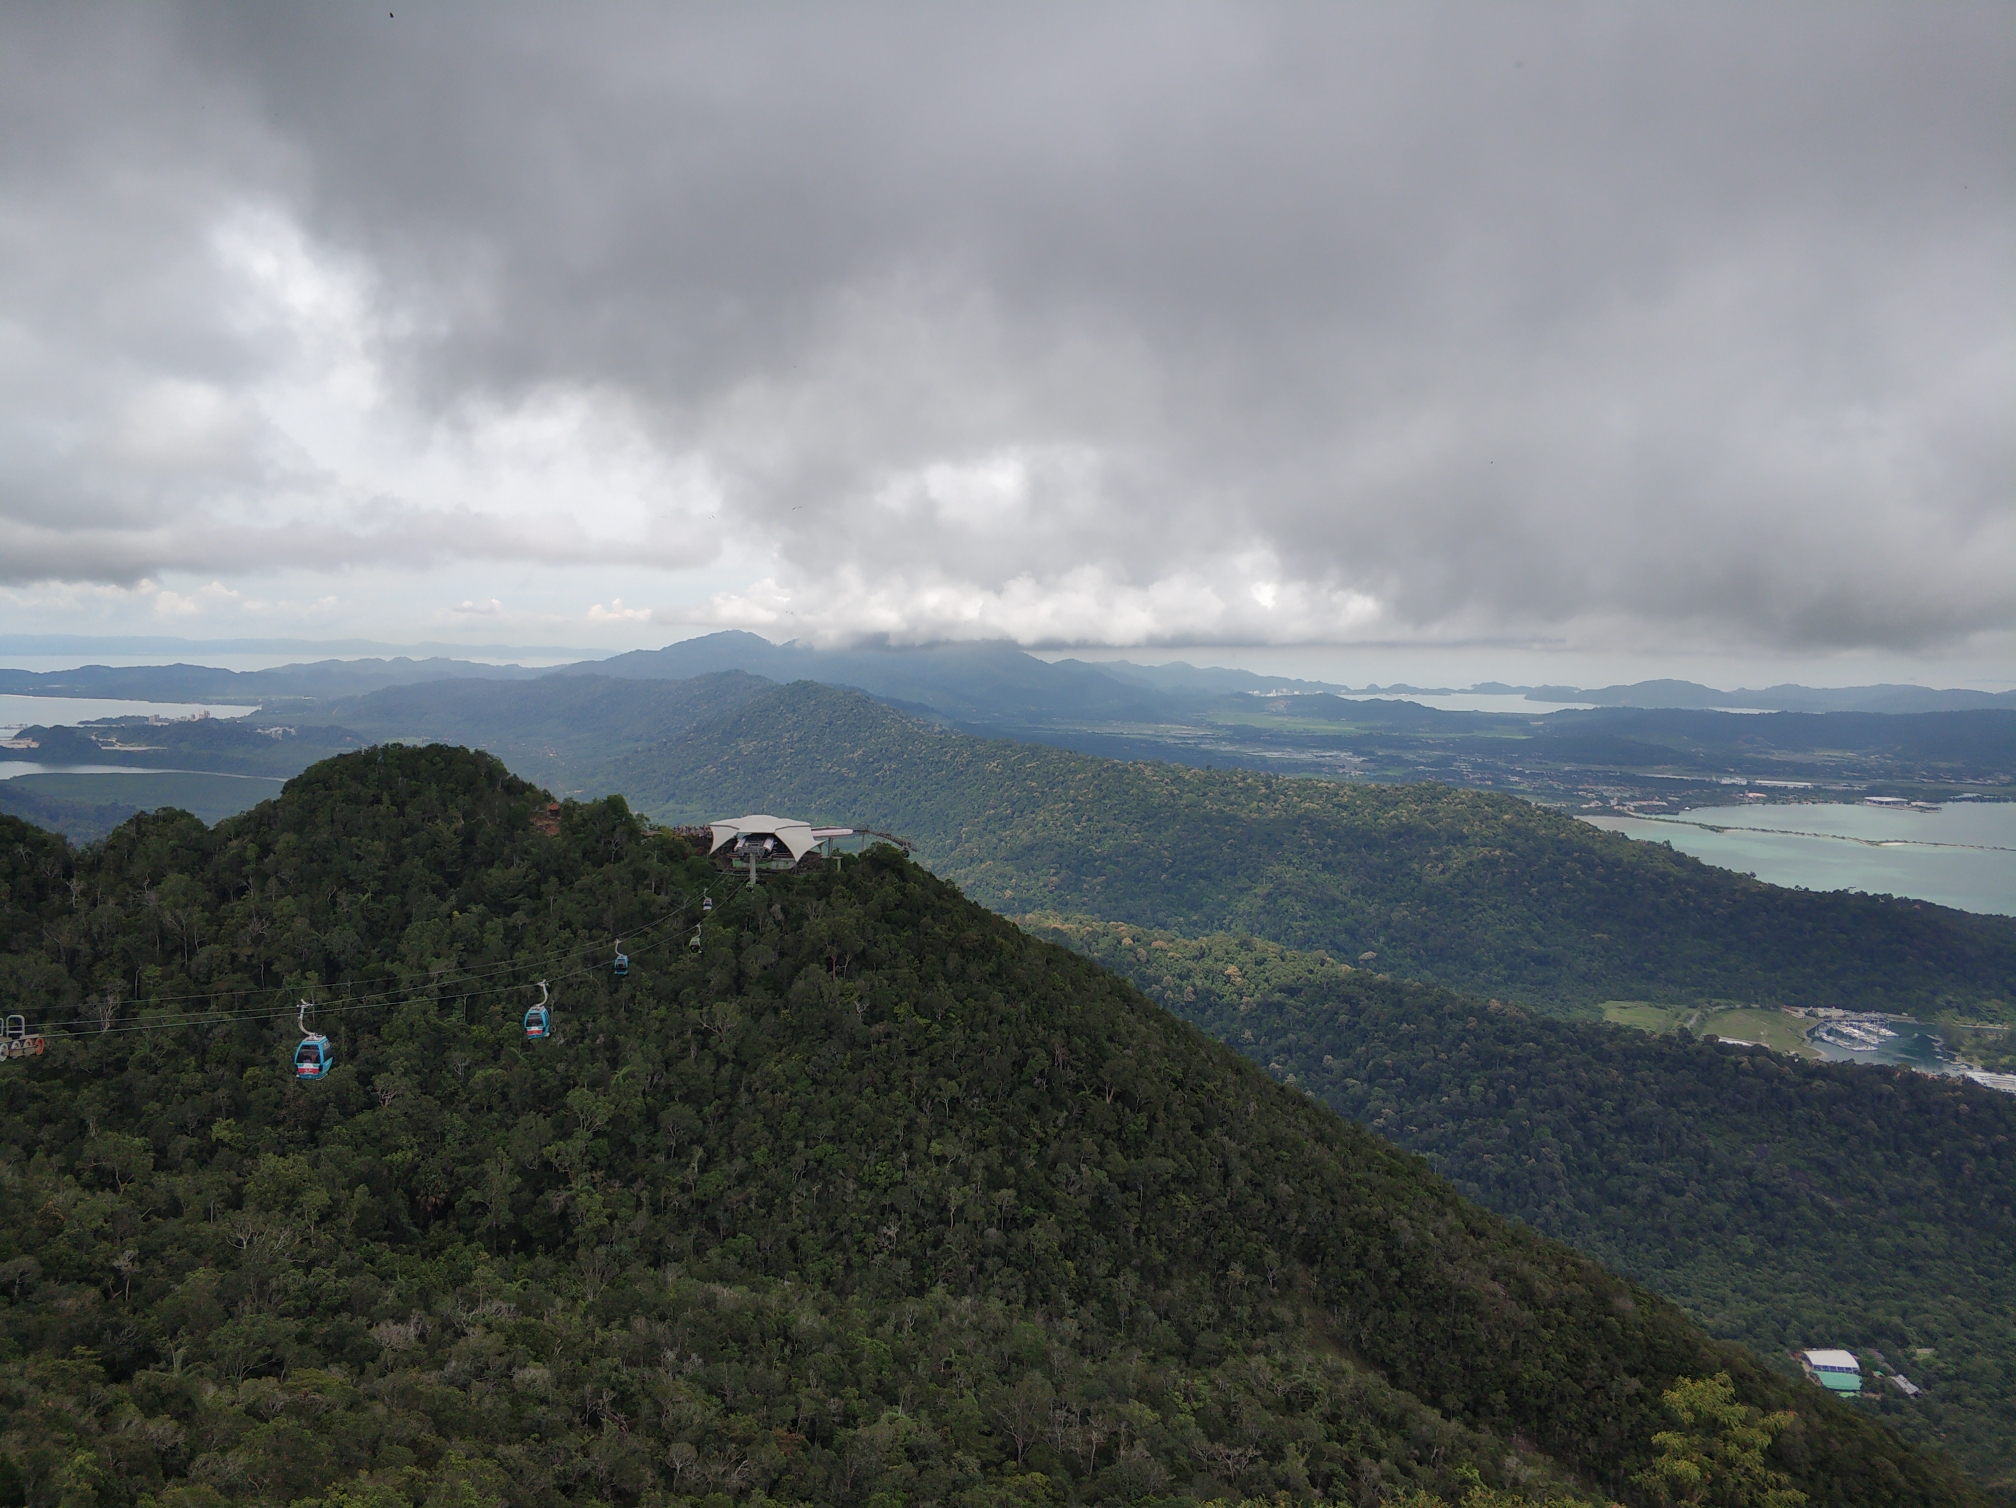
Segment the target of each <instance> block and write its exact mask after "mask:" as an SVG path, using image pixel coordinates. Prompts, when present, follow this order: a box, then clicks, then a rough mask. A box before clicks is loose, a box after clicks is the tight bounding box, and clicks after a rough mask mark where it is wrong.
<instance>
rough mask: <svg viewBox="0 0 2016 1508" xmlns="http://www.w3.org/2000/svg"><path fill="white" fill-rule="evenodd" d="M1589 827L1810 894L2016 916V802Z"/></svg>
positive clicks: (1771, 810)
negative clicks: (1855, 894)
mask: <svg viewBox="0 0 2016 1508" xmlns="http://www.w3.org/2000/svg"><path fill="white" fill-rule="evenodd" d="M1583 820H1584V821H1585V822H1590V823H1593V824H1594V825H1595V826H1597V827H1601V828H1604V829H1606V830H1608V831H1610V832H1619V833H1624V834H1626V835H1627V836H1629V837H1632V838H1639V839H1643V840H1645V841H1647V842H1653V843H1671V844H1672V845H1673V846H1674V847H1675V848H1677V849H1679V850H1680V851H1681V852H1682V853H1689V854H1692V855H1694V857H1695V858H1697V859H1700V860H1701V861H1702V862H1703V863H1706V864H1715V865H1719V866H1720V867H1721V868H1724V869H1733V870H1737V871H1738V872H1740V873H1744V874H1752V875H1755V876H1756V877H1757V878H1758V879H1760V880H1766V881H1769V882H1770V883H1771V884H1773V885H1790V886H1797V887H1800V888H1803V889H1807V890H1859V891H1862V892H1865V893H1867V894H1870V895H1901V896H1909V897H1910V898H1912V899H1913V900H1921V901H1933V902H1936V903H1937V904H1939V905H1941V906H1952V907H1954V908H1956V909H1958V910H1961V911H1977V912H1982V913H1984V914H1988V915H1994V916H2016V802H2004V801H1950V802H1947V803H1946V804H1944V805H1943V806H1941V807H1939V808H1938V809H1937V810H1935V811H1920V810H1917V809H1916V808H1911V807H1878V806H1867V805H1863V804H1859V803H1855V804H1851V803H1847V802H1798V803H1779V802H1773V803H1765V804H1760V805H1755V806H1711V807H1697V808H1694V809H1691V810H1688V811H1683V812H1680V813H1677V814H1676V815H1674V816H1670V817H1666V816H1660V817H1619V816H1607V815H1594V814H1592V815H1589V816H1586V817H1584V818H1583Z"/></svg>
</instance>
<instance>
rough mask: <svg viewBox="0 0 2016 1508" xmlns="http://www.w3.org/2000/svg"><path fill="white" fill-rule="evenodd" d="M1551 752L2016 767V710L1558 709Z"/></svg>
mask: <svg viewBox="0 0 2016 1508" xmlns="http://www.w3.org/2000/svg"><path fill="white" fill-rule="evenodd" d="M1540 731H1541V734H1542V737H1543V738H1544V739H1545V740H1546V743H1547V746H1548V747H1549V748H1550V749H1560V748H1563V747H1566V746H1567V742H1568V741H1588V740H1594V739H1625V740H1633V741H1634V742H1635V743H1636V745H1637V746H1638V747H1641V748H1648V749H1663V750H1665V751H1666V752H1667V757H1669V758H1673V757H1679V758H1683V759H1685V760H1686V761H1687V762H1689V763H1690V764H1695V765H1698V766H1702V767H1706V766H1709V765H1712V764H1716V763H1720V764H1722V765H1723V767H1724V768H1726V767H1727V766H1728V763H1729V762H1730V761H1732V760H1737V761H1741V760H1744V759H1745V758H1746V757H1754V756H1756V755H1760V754H1762V755H1784V754H1821V753H1827V754H1833V753H1838V752H1839V751H1842V750H1851V751H1854V752H1857V753H1864V754H1879V753H1880V754H1886V755H1891V756H1894V757H1898V758H1903V759H1915V760H1919V761H1922V762H1924V763H1925V764H1926V765H1927V766H1928V767H1941V768H1942V770H1943V769H1944V768H1949V767H1962V768H1973V769H1978V770H1983V771H2007V770H2009V769H2010V768H2012V767H2016V707H2012V708H1995V707H1986V708H1981V709H1977V710H1973V711H1948V712H1918V713H1912V714H1907V715H1899V714H1896V713H1885V712H1757V713H1717V712H1690V711H1682V710H1657V709H1623V708H1619V709H1604V710H1601V711H1596V712H1557V713H1554V714H1553V715H1551V716H1550V717H1548V718H1547V719H1546V720H1545V721H1544V722H1543V723H1542V724H1541V725H1540Z"/></svg>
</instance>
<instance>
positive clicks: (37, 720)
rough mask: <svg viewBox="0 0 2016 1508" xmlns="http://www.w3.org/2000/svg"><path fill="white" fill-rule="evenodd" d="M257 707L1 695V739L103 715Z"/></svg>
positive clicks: (225, 713)
mask: <svg viewBox="0 0 2016 1508" xmlns="http://www.w3.org/2000/svg"><path fill="white" fill-rule="evenodd" d="M258 710H259V709H258V708H257V707H246V706H224V705H221V704H217V703H211V702H129V701H121V700H119V699H117V698H114V697H102V696H14V695H11V694H9V695H4V696H0V738H12V737H13V736H14V735H15V734H16V733H19V732H20V731H21V730H22V729H23V728H37V727H39V728H74V727H77V726H78V725H79V724H80V723H90V722H96V721H97V720H98V719H99V718H101V717H172V718H189V717H195V716H196V715H197V714H198V713H202V712H207V713H209V714H210V715H211V716H212V717H243V716H245V714H246V713H248V712H257V711H258Z"/></svg>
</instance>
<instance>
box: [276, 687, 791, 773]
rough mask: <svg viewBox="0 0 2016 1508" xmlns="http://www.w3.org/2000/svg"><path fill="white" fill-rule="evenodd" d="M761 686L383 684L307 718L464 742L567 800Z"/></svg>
mask: <svg viewBox="0 0 2016 1508" xmlns="http://www.w3.org/2000/svg"><path fill="white" fill-rule="evenodd" d="M770 687H771V683H770V682H768V681H765V680H763V679H761V678H760V677H757V676H753V675H745V674H743V673H742V672H740V671H722V672H717V673H714V674H709V675H701V676H695V677H693V678H692V679H689V680H682V681H655V680H636V679H622V678H619V677H616V676H608V675H599V674H585V673H584V674H569V675H548V676H542V677H541V678H540V679H538V680H536V681H475V680H465V681H435V682H430V683H428V684H426V685H416V686H396V687H388V688H386V689H385V690H382V691H374V692H372V693H371V694H370V695H368V696H360V697H357V698H355V699H353V700H349V701H341V702H332V703H330V704H329V705H327V706H326V707H323V708H319V709H317V714H316V716H317V720H318V721H322V720H326V721H328V722H330V723H332V724H340V725H342V726H343V727H344V728H346V729H354V730H356V731H357V732H358V733H360V734H362V735H364V736H365V737H367V738H369V739H371V740H372V741H374V742H378V741H386V740H395V739H396V740H399V741H402V742H418V743H451V744H466V745H469V746H470V747H472V748H481V749H487V750H489V751H490V752H491V753H493V754H497V755H499V756H501V757H502V758H504V759H505V760H507V761H508V762H509V763H510V765H511V767H512V769H513V770H515V771H516V772H517V773H518V774H520V775H522V776H524V777H525V778H527V779H530V780H536V781H539V782H540V783H541V784H544V785H548V786H550V787H551V788H553V789H554V790H557V791H561V792H564V793H566V794H568V795H579V794H581V793H583V792H584V791H593V792H595V793H596V794H601V793H602V792H604V791H607V790H608V789H610V786H609V781H610V778H611V764H612V761H614V760H616V759H618V758H620V757H621V756H622V755H623V754H625V753H626V752H628V751H630V750H632V749H635V748H636V747H638V746H639V745H641V744H645V743H648V742H651V741H654V740H659V739H663V738H666V737H668V736H670V735H671V734H673V733H675V732H677V731H679V730H681V729H684V728H689V727H692V726H694V725H695V724H698V723H703V722H706V721H708V720H710V719H714V718H718V717H721V716H723V715H725V714H727V713H729V712H732V711H734V710H735V709H736V708H738V707H740V706H742V705H744V704H745V703H747V702H748V701H750V700H751V699H752V698H753V697H755V696H756V695H758V694H759V693H760V692H763V691H767V690H769V689H770Z"/></svg>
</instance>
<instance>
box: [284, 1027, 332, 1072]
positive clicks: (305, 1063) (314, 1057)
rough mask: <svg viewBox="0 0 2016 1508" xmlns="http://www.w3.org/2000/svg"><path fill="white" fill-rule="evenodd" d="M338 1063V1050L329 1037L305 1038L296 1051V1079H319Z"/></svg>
mask: <svg viewBox="0 0 2016 1508" xmlns="http://www.w3.org/2000/svg"><path fill="white" fill-rule="evenodd" d="M335 1062H336V1050H335V1049H334V1048H333V1047H331V1046H330V1045H329V1039H328V1038H327V1037H303V1038H302V1039H301V1045H300V1046H298V1047H296V1048H295V1049H294V1077H295V1078H297V1079H319V1078H321V1077H322V1075H323V1074H325V1073H327V1072H328V1071H329V1070H330V1068H331V1067H332V1066H333V1065H334V1064H335Z"/></svg>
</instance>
